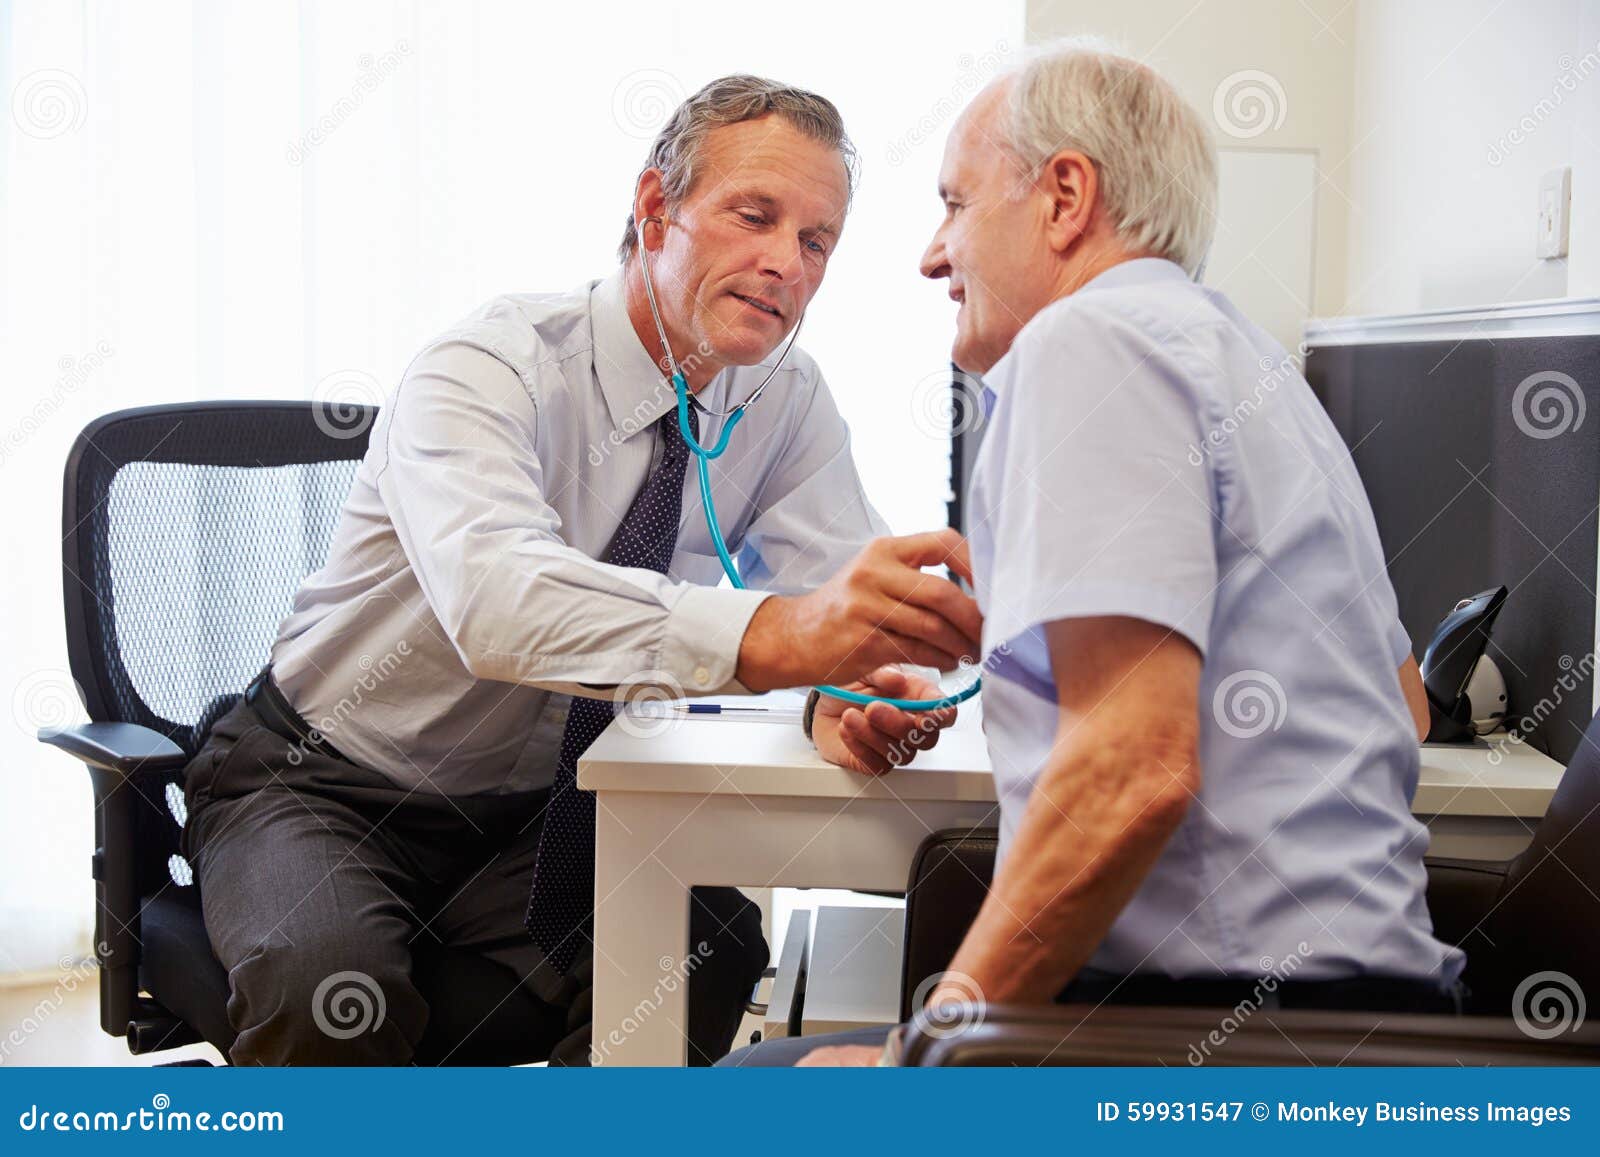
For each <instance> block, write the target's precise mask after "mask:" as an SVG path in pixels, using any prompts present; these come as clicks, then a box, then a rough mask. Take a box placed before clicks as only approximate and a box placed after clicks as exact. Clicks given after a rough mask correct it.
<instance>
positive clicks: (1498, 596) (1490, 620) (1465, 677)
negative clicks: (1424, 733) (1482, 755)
mask: <svg viewBox="0 0 1600 1157" xmlns="http://www.w3.org/2000/svg"><path fill="white" fill-rule="evenodd" d="M1507 593H1508V592H1507V591H1506V588H1505V587H1495V588H1494V589H1493V590H1487V591H1479V592H1478V593H1477V594H1475V595H1472V596H1470V597H1468V598H1464V599H1462V600H1461V601H1460V602H1459V603H1457V604H1456V605H1455V607H1454V609H1452V610H1451V612H1450V613H1449V614H1448V615H1446V616H1445V617H1444V621H1443V622H1441V623H1440V624H1439V629H1438V630H1436V631H1434V633H1433V641H1432V642H1430V643H1429V644H1428V649H1427V651H1425V652H1424V653H1423V656H1422V686H1423V688H1424V689H1425V690H1426V691H1427V693H1428V718H1429V720H1430V725H1429V728H1428V739H1427V742H1429V743H1471V742H1472V740H1473V739H1474V737H1475V732H1474V731H1473V729H1472V701H1471V700H1470V699H1469V698H1468V697H1467V683H1468V681H1469V680H1471V678H1472V672H1473V670H1474V669H1475V668H1476V667H1477V666H1478V660H1479V659H1481V658H1482V657H1483V652H1484V649H1485V648H1486V647H1487V646H1488V645H1489V632H1490V631H1491V630H1492V629H1493V628H1494V621H1495V619H1496V618H1497V617H1499V614H1500V608H1501V607H1503V606H1504V605H1505V601H1506V595H1507Z"/></svg>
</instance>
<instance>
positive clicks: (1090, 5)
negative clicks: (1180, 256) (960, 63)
mask: <svg viewBox="0 0 1600 1157" xmlns="http://www.w3.org/2000/svg"><path fill="white" fill-rule="evenodd" d="M1085 33H1087V34H1094V35H1099V36H1104V37H1108V38H1110V39H1111V40H1113V41H1115V42H1116V43H1117V44H1118V45H1119V46H1120V47H1121V48H1122V49H1123V50H1124V51H1126V52H1129V53H1131V54H1132V55H1134V56H1137V57H1139V58H1140V59H1142V60H1145V61H1146V62H1148V63H1149V64H1150V65H1151V66H1152V67H1154V68H1156V69H1158V70H1159V71H1160V72H1161V74H1162V75H1163V76H1165V77H1166V78H1167V79H1169V80H1170V81H1172V83H1173V84H1174V85H1176V86H1177V88H1178V90H1179V91H1180V92H1181V93H1183V95H1184V96H1185V97H1186V98H1187V99H1188V100H1189V101H1190V102H1191V103H1192V104H1193V105H1194V106H1195V107H1196V108H1197V109H1199V110H1200V111H1201V113H1203V114H1205V115H1206V116H1207V118H1208V119H1209V120H1210V122H1211V125H1212V127H1213V131H1214V132H1215V134H1216V139H1217V144H1218V145H1219V146H1221V147H1224V148H1227V149H1230V150H1245V149H1259V150H1289V149H1293V150H1307V151H1309V152H1311V153H1312V154H1314V156H1315V162H1316V181H1315V184H1314V188H1313V189H1312V190H1311V191H1310V194H1309V197H1310V200H1309V203H1303V202H1302V199H1301V198H1300V197H1297V198H1296V201H1297V202H1302V203H1296V204H1286V205H1283V206H1281V213H1280V215H1279V216H1278V217H1277V218H1275V219H1273V220H1271V221H1263V220H1262V219H1261V217H1260V216H1259V215H1258V214H1256V213H1255V212H1254V208H1255V206H1254V204H1253V202H1252V200H1251V199H1250V198H1247V197H1244V198H1233V199H1232V200H1233V201H1234V203H1236V204H1238V205H1239V206H1240V207H1241V209H1245V208H1248V209H1250V210H1251V211H1250V212H1249V213H1247V214H1246V216H1245V217H1244V218H1242V219H1238V220H1234V221H1230V220H1229V216H1228V202H1229V200H1230V198H1229V197H1227V196H1226V195H1225V196H1224V205H1223V207H1222V208H1223V214H1222V219H1221V221H1220V222H1219V228H1218V250H1219V251H1220V252H1221V253H1222V254H1226V255H1227V260H1226V261H1222V262H1219V261H1216V260H1214V261H1213V262H1212V263H1211V264H1210V265H1209V266H1208V268H1207V271H1206V281H1207V282H1208V283H1210V284H1213V285H1218V286H1220V287H1222V288H1224V289H1225V290H1228V291H1229V292H1230V293H1234V294H1235V296H1237V297H1239V300H1240V305H1241V307H1243V308H1245V309H1246V311H1247V312H1251V310H1250V306H1249V303H1248V302H1247V300H1246V299H1245V298H1246V295H1247V294H1248V292H1249V291H1248V289H1246V286H1254V285H1260V284H1264V283H1266V282H1268V281H1270V276H1273V275H1277V272H1278V271H1277V270H1276V269H1275V270H1273V273H1272V274H1271V275H1269V274H1268V273H1267V272H1266V270H1265V269H1264V268H1261V267H1260V266H1258V265H1257V264H1256V262H1255V260H1254V259H1252V258H1251V257H1250V255H1251V254H1254V255H1255V257H1256V258H1260V259H1263V260H1266V261H1268V262H1269V263H1271V264H1276V262H1275V261H1274V260H1273V259H1272V258H1271V256H1270V255H1271V254H1274V253H1283V254H1285V255H1287V254H1288V253H1289V252H1290V250H1291V249H1292V247H1293V245H1294V244H1295V242H1292V241H1290V240H1288V239H1287V238H1286V237H1285V236H1284V234H1285V233H1287V232H1291V231H1294V230H1296V229H1299V228H1301V227H1302V219H1303V217H1304V215H1305V213H1306V211H1307V209H1308V208H1309V209H1310V211H1311V212H1312V213H1313V214H1314V216H1315V222H1314V235H1315V259H1314V261H1313V262H1312V264H1313V277H1312V285H1313V293H1312V296H1311V299H1310V300H1309V301H1301V300H1299V299H1300V298H1301V297H1302V296H1303V295H1304V289H1303V288H1301V284H1303V283H1302V282H1300V280H1299V279H1286V280H1288V281H1289V282H1290V283H1289V284H1287V285H1285V286H1283V287H1282V288H1281V292H1282V294H1283V295H1284V297H1285V298H1287V299H1289V306H1290V313H1291V314H1292V315H1294V316H1297V317H1298V318H1299V319H1300V320H1303V319H1304V318H1305V317H1307V316H1311V315H1314V314H1316V315H1320V314H1326V313H1336V312H1339V309H1340V306H1341V304H1342V302H1343V293H1344V284H1345V268H1344V236H1345V230H1346V219H1345V215H1346V206H1347V203H1348V197H1349V193H1348V189H1347V184H1348V181H1349V177H1350V171H1349V169H1348V167H1347V166H1346V165H1345V158H1346V156H1347V155H1348V153H1349V147H1350V107H1351V92H1350V85H1351V79H1352V76H1353V74H1354V66H1353V53H1354V46H1355V12H1354V9H1353V8H1352V6H1351V5H1350V4H1349V3H1347V2H1346V0H1299V2H1298V3H1296V2H1292V0H1202V2H1201V3H1198V4H1197V3H1195V0H1138V2H1137V3H1130V4H1106V3H1103V2H1102V0H1029V3H1028V41H1029V43H1031V44H1036V43H1039V42H1041V41H1045V40H1051V39H1055V38H1057V37H1061V36H1071V35H1076V34H1085ZM1233 168H1235V169H1237V170H1238V171H1240V172H1243V171H1245V166H1242V165H1240V166H1233ZM1224 177H1225V178H1226V173H1225V174H1224ZM1225 193H1226V190H1225ZM1236 234H1237V235H1236ZM1290 264H1293V261H1291V262H1290ZM1240 290H1244V292H1243V293H1241V292H1239V291H1240ZM1257 312H1259V311H1257ZM1275 313H1276V311H1275ZM1289 328H1290V329H1291V330H1293V329H1294V328H1295V326H1294V325H1292V324H1291V325H1290V327H1289ZM1274 330H1275V332H1279V336H1280V339H1281V338H1282V337H1283V336H1284V335H1283V333H1282V332H1280V331H1281V330H1282V327H1281V326H1275V327H1274ZM1286 344H1292V335H1291V340H1290V342H1289V343H1286Z"/></svg>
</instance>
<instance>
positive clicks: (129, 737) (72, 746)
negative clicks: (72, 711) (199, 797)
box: [39, 723, 189, 776]
mask: <svg viewBox="0 0 1600 1157" xmlns="http://www.w3.org/2000/svg"><path fill="white" fill-rule="evenodd" d="M39 742H40V743H48V744H49V745H50V746H51V747H59V748H60V749H61V750H62V751H65V752H66V753H67V754H68V755H74V756H77V757H78V758H79V759H81V760H83V762H84V763H87V764H88V765H89V766H90V767H96V768H100V769H101V770H102V771H114V772H117V773H118V774H120V775H123V776H128V775H132V774H133V773H134V772H136V771H180V770H182V769H183V767H184V765H185V764H187V763H188V762H189V757H188V756H187V755H185V754H184V751H183V748H181V747H179V746H178V745H177V744H176V743H174V742H172V740H170V739H168V738H167V737H166V736H165V735H162V734H161V733H160V732H158V731H151V730H150V729H149V728H148V727H141V726H140V725H139V724H137V723H80V724H79V725H78V726H76V727H42V728H40V729H39Z"/></svg>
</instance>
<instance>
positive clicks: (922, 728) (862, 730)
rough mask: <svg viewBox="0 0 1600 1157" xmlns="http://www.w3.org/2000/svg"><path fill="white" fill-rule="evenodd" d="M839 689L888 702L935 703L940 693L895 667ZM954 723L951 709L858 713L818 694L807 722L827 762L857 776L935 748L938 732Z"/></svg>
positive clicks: (875, 708) (880, 706)
mask: <svg viewBox="0 0 1600 1157" xmlns="http://www.w3.org/2000/svg"><path fill="white" fill-rule="evenodd" d="M845 690H847V691H862V692H865V693H866V694H868V695H886V696H888V697H890V698H892V699H938V698H939V697H940V696H941V695H943V694H944V692H943V691H941V690H940V689H939V685H938V684H937V683H932V682H929V681H928V680H927V679H924V678H922V677H921V676H920V675H912V674H908V673H907V672H905V671H902V670H900V669H899V668H897V667H880V668H879V669H878V670H876V671H874V672H872V673H871V674H870V675H868V676H867V677H866V678H865V679H861V680H858V681H857V682H854V683H851V684H850V685H849V686H847V687H846V688H845ZM955 721H956V709H955V708H954V707H943V708H940V709H939V710H938V711H915V712H913V711H902V710H901V709H900V708H898V707H891V706H890V705H889V704H887V703H871V704H868V705H867V706H866V707H864V708H863V707H859V706H857V705H856V704H854V703H847V702H845V701H844V700H843V699H835V698H833V697H832V696H829V695H824V696H823V697H822V698H821V699H818V700H817V710H816V714H815V715H813V716H812V719H811V738H812V741H813V742H815V743H816V745H817V751H818V752H820V753H821V755H822V758H824V759H826V760H827V761H828V762H829V763H837V764H838V765H839V766H840V767H843V768H848V769H849V770H851V771H858V772H860V773H861V774H863V775H883V774H884V773H885V772H888V771H890V770H891V769H893V768H896V767H900V766H902V765H903V764H906V763H909V762H910V761H911V759H912V758H913V757H914V756H915V755H916V754H917V752H919V751H927V750H928V749H929V748H930V747H932V746H933V745H934V744H936V743H938V742H939V732H941V731H943V730H944V729H945V728H946V727H949V726H950V725H951V724H952V723H954V722H955Z"/></svg>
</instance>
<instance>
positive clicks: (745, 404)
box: [638, 217, 983, 711]
mask: <svg viewBox="0 0 1600 1157" xmlns="http://www.w3.org/2000/svg"><path fill="white" fill-rule="evenodd" d="M652 221H653V222H655V223H656V224H657V225H664V224H665V223H664V222H663V221H662V220H661V218H660V217H646V218H644V220H643V221H641V222H640V223H639V238H638V247H639V262H640V266H641V268H642V269H643V271H644V292H645V296H646V297H647V298H649V300H650V316H651V317H653V318H654V319H655V323H656V334H657V335H658V336H659V337H660V338H661V349H662V351H663V352H664V353H665V354H666V357H667V369H668V370H669V371H670V373H671V377H672V388H673V389H674V390H675V391H676V392H677V395H678V432H679V433H681V434H682V435H683V441H684V444H685V445H687V446H688V447H689V449H690V450H691V451H692V452H693V453H694V459H695V469H696V473H697V474H698V476H699V479H700V507H701V509H702V510H703V511H704V512H705V516H706V529H707V530H708V531H710V532H711V542H712V545H713V546H715V547H716V548H717V558H718V559H720V560H721V562H722V571H723V573H724V574H726V575H727V576H728V581H729V582H730V583H732V584H733V585H734V586H735V587H737V588H738V589H739V590H744V589H745V585H744V580H743V579H741V578H740V577H739V572H738V571H737V570H736V569H735V568H734V565H733V558H732V557H731V556H730V555H729V554H728V544H727V543H726V542H725V541H724V540H723V537H722V530H721V528H720V527H719V526H718V523H717V508H716V505H715V504H714V503H713V502H712V501H711V475H710V467H709V464H710V462H711V460H712V459H713V458H720V457H721V456H722V452H723V451H724V450H726V449H727V448H728V435H730V434H732V433H733V428H734V427H735V426H737V425H738V424H739V420H740V419H741V418H743V417H744V412H745V411H746V410H748V409H749V408H750V405H751V403H753V402H754V401H755V400H756V399H757V398H759V397H760V396H761V392H762V391H763V390H765V389H766V388H767V383H768V382H770V381H772V379H773V377H774V376H775V375H776V374H777V372H778V371H779V370H781V369H782V368H783V363H784V361H785V360H786V359H787V358H788V356H789V351H790V350H791V349H793V348H794V342H795V338H797V337H799V336H800V326H801V325H802V324H803V323H804V322H805V315H804V314H802V315H801V317H800V320H799V321H797V322H795V326H794V332H793V333H791V334H790V335H789V340H788V341H787V342H785V343H784V346H783V353H781V354H779V355H778V361H777V363H776V364H775V365H774V366H773V367H772V369H771V370H769V371H768V373H767V376H766V377H764V378H762V379H761V384H760V385H759V386H757V387H756V388H755V390H754V391H753V392H752V393H751V395H750V396H749V397H748V398H746V399H745V400H744V401H742V402H740V403H739V404H738V405H737V406H735V407H734V408H733V409H731V410H725V411H723V412H721V413H718V412H716V411H714V410H708V409H706V408H705V407H704V406H701V407H700V408H701V410H702V411H703V412H705V413H707V414H710V415H711V416H712V417H714V418H727V419H728V420H727V421H726V422H725V423H723V426H722V433H721V435H720V436H718V438H717V444H716V445H715V446H713V447H712V448H711V449H709V450H708V449H706V448H705V447H704V446H702V445H701V444H700V442H699V440H698V439H697V438H696V437H695V436H694V434H693V433H692V432H691V431H690V429H689V384H688V382H687V381H686V380H685V379H684V376H683V371H682V370H681V369H679V367H678V359H677V358H675V357H673V356H672V343H670V342H669V341H667V327H666V326H665V325H664V324H662V321H661V310H660V309H659V308H658V307H657V305H656V289H655V285H654V284H653V281H654V279H653V278H652V277H651V275H650V257H649V250H648V249H647V248H646V247H645V243H644V226H646V225H648V224H650V223H651V222H652ZM695 404H696V405H700V403H699V402H698V401H697V402H696V403H695ZM982 687H983V680H982V679H974V680H973V681H972V682H971V683H970V684H969V685H968V686H966V687H964V688H962V689H961V690H960V691H958V692H956V693H955V694H954V695H946V696H944V697H942V698H939V699H892V698H890V697H888V696H884V695H863V694H862V693H861V692H859V691H847V690H845V689H844V688H843V687H829V686H819V687H818V688H817V690H818V691H819V692H821V693H822V694H824V695H826V696H828V697H829V698H832V699H843V700H844V701H845V702H847V703H855V704H858V705H860V706H866V705H868V704H870V703H887V704H889V705H890V706H891V707H898V708H900V709H901V710H902V711H937V710H939V709H940V708H942V707H953V706H955V705H956V704H957V703H962V702H965V701H966V700H968V699H971V698H972V697H973V696H974V695H976V694H977V693H978V692H979V690H980V689H981V688H982Z"/></svg>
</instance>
